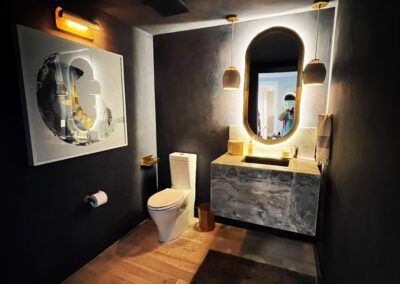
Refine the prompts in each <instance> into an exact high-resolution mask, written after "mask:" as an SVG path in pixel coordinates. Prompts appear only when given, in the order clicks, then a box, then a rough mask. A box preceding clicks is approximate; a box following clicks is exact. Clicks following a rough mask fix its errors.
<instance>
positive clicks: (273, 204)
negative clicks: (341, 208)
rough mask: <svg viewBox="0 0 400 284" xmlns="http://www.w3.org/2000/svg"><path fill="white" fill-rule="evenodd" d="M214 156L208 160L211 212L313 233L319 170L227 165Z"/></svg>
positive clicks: (226, 216)
mask: <svg viewBox="0 0 400 284" xmlns="http://www.w3.org/2000/svg"><path fill="white" fill-rule="evenodd" d="M217 160H218V159H217ZM217 160H216V161H214V162H213V163H212V164H211V205H212V210H213V212H214V214H215V215H217V216H221V217H225V218H230V219H235V220H240V221H244V222H248V223H252V224H258V225H262V226H267V227H272V228H276V229H281V230H286V231H290V232H295V233H300V234H305V235H309V236H315V231H316V223H317V212H318V200H319V185H320V175H319V174H310V173H302V172H294V171H289V170H280V169H277V168H282V169H283V168H285V167H280V166H269V165H262V166H264V167H259V168H257V167H254V166H253V167H249V166H239V165H237V164H234V165H229V164H227V163H225V164H223V163H218V161H217ZM242 164H248V163H242ZM260 166H261V165H260ZM265 166H267V167H271V168H266V167H265Z"/></svg>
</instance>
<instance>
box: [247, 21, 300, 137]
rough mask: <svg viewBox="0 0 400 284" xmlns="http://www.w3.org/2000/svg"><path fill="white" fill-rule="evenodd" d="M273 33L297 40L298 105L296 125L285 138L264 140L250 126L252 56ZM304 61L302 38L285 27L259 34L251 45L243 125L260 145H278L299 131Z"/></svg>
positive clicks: (295, 115)
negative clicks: (263, 40)
mask: <svg viewBox="0 0 400 284" xmlns="http://www.w3.org/2000/svg"><path fill="white" fill-rule="evenodd" d="M271 32H283V33H287V34H289V35H290V36H291V37H292V38H294V40H296V42H297V44H298V46H299V61H298V64H297V66H298V67H297V86H296V103H295V108H294V123H293V127H292V129H290V131H289V132H288V133H287V134H286V135H285V136H283V137H279V138H276V139H264V138H261V137H259V136H257V135H256V134H255V133H254V132H253V130H252V129H251V128H250V125H249V113H248V111H249V83H250V54H251V50H252V48H253V46H254V45H255V44H256V43H258V42H259V41H260V40H261V39H262V38H263V37H264V36H265V35H266V34H268V33H271ZM303 61H304V44H303V41H302V39H301V38H300V36H299V35H298V34H297V33H296V32H295V31H293V30H291V29H288V28H284V27H273V28H270V29H267V30H265V31H262V32H261V33H259V34H258V35H257V36H256V37H255V38H254V39H253V40H252V41H251V42H250V44H249V47H248V48H247V50H246V67H245V75H244V100H243V125H244V128H245V129H246V131H247V133H248V134H249V135H250V137H251V138H252V139H253V140H255V141H258V142H260V143H264V144H267V145H273V144H278V143H282V142H284V141H286V140H287V139H289V138H290V137H291V136H292V135H293V134H294V133H295V132H296V130H297V127H298V126H299V119H300V102H301V93H302V82H301V79H302V74H303Z"/></svg>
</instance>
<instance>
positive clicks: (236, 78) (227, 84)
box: [222, 66, 240, 90]
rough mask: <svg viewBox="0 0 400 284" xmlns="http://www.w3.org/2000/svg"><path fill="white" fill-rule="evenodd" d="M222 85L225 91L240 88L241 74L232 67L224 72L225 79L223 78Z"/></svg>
mask: <svg viewBox="0 0 400 284" xmlns="http://www.w3.org/2000/svg"><path fill="white" fill-rule="evenodd" d="M222 83H223V86H224V90H236V89H238V88H239V86H240V73H239V71H238V70H237V69H236V68H235V67H233V66H231V67H228V69H226V70H225V72H224V77H223V78H222Z"/></svg>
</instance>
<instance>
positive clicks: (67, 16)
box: [55, 7, 100, 39]
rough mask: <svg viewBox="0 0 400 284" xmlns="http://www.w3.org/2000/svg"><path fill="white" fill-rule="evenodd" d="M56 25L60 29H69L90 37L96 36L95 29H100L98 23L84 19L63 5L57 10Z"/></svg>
mask: <svg viewBox="0 0 400 284" xmlns="http://www.w3.org/2000/svg"><path fill="white" fill-rule="evenodd" d="M55 19H56V26H57V28H59V29H60V30H63V31H67V32H70V33H73V34H76V35H79V36H82V37H85V38H88V39H93V38H94V31H98V30H100V28H99V25H98V24H97V23H94V22H91V21H88V20H85V19H82V18H81V17H79V16H77V15H74V14H72V13H70V12H66V11H64V10H63V9H62V8H61V7H57V8H56V10H55Z"/></svg>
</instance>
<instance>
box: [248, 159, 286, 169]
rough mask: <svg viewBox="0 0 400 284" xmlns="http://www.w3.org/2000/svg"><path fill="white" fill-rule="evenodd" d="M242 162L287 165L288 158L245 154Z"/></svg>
mask: <svg viewBox="0 0 400 284" xmlns="http://www.w3.org/2000/svg"><path fill="white" fill-rule="evenodd" d="M243 162H245V163H256V164H264V165H274V166H281V167H288V166H289V162H290V159H278V158H270V157H258V156H245V158H244V160H243Z"/></svg>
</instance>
